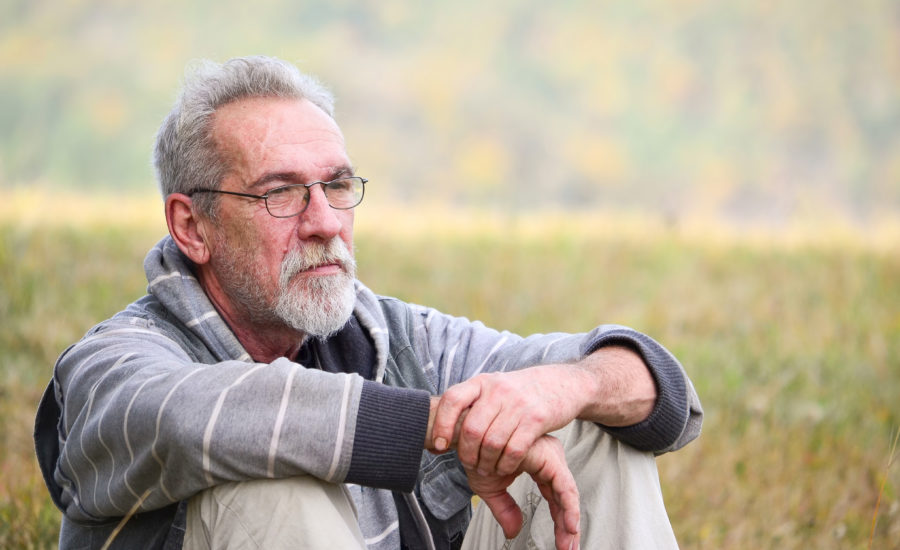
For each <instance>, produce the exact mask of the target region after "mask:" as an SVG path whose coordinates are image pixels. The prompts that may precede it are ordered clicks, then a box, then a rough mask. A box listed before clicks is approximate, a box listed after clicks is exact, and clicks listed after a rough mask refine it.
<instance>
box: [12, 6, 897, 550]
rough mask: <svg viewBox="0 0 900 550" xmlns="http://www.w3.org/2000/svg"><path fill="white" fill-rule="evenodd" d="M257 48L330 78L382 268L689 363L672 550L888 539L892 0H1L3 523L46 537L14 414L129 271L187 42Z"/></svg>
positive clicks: (23, 410)
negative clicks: (643, 336)
mask: <svg viewBox="0 0 900 550" xmlns="http://www.w3.org/2000/svg"><path fill="white" fill-rule="evenodd" d="M247 54H268V55H274V56H276V57H280V58H282V59H285V60H288V61H291V62H295V63H296V64H298V65H299V66H300V68H301V69H302V70H304V71H306V72H309V73H311V74H314V75H317V76H318V77H319V78H320V79H321V80H322V81H324V82H325V83H326V84H327V85H328V86H330V87H331V88H332V89H333V91H334V92H335V94H336V96H337V99H338V103H337V119H338V122H339V123H340V125H341V127H342V129H343V131H344V133H345V135H346V138H347V143H348V149H349V152H350V155H351V158H352V159H353V160H354V163H355V164H356V165H357V168H358V173H359V174H361V175H364V176H365V177H367V178H370V180H371V182H370V184H369V186H368V188H367V194H366V202H365V203H364V204H363V205H362V206H361V207H360V208H359V209H358V210H357V218H356V222H357V226H358V230H357V232H356V243H357V245H358V246H357V260H358V262H359V266H360V270H359V273H360V277H361V278H362V279H363V280H364V281H365V282H366V284H367V285H368V286H369V287H370V288H372V289H374V290H375V291H376V292H379V293H382V294H387V295H394V296H398V297H400V298H402V299H405V300H407V301H410V302H415V303H424V304H427V305H431V306H434V307H437V308H438V309H441V310H443V311H445V312H447V313H451V314H456V315H464V316H468V317H470V318H473V319H478V320H482V321H484V322H485V323H486V324H488V325H490V326H495V327H499V328H507V329H510V330H512V331H514V332H518V333H522V334H527V333H531V332H547V331H553V330H564V331H580V330H586V329H588V328H590V327H592V326H594V325H596V324H597V323H600V322H615V323H621V324H625V325H630V326H634V327H635V328H637V329H639V330H641V331H643V332H645V333H647V334H649V335H651V336H653V337H654V338H657V339H658V340H660V341H661V342H662V343H664V344H666V345H667V347H669V348H670V349H671V350H672V351H673V352H674V353H675V354H676V356H677V357H679V358H680V359H681V361H682V362H683V364H684V365H685V367H686V369H687V371H688V373H689V374H690V376H691V378H692V380H693V382H694V384H695V386H696V388H697V390H698V392H699V394H700V396H701V399H702V401H703V404H704V407H705V409H706V413H707V417H706V421H705V423H704V432H703V435H702V436H701V437H700V439H699V440H698V441H697V442H695V443H693V444H691V445H689V446H688V447H687V448H685V449H684V450H682V451H679V452H678V453H674V454H671V455H666V456H663V457H660V458H659V460H658V464H659V467H660V479H661V483H662V488H663V492H664V494H665V496H666V502H667V507H668V511H669V515H670V518H671V520H672V523H673V526H674V528H675V532H676V535H677V536H678V539H679V542H680V543H681V546H682V547H683V548H696V549H701V548H715V549H720V548H734V549H745V548H818V549H839V548H864V547H865V548H879V549H895V548H898V541H900V465H898V464H896V462H898V460H900V452H898V449H897V439H896V438H897V437H898V435H900V399H898V395H900V284H898V281H900V2H897V1H895V0H858V1H856V2H845V1H838V0H794V1H790V2H776V1H769V0H727V1H714V0H631V1H627V0H613V1H608V2H596V1H587V0H584V1H579V0H570V1H560V2H540V1H537V0H516V1H513V0H494V1H491V2H484V1H478V2H476V1H474V0H457V1H456V2H446V3H437V2H431V1H425V2H402V1H399V0H379V1H374V0H371V1H350V0H328V1H324V0H304V1H302V2H301V1H288V0H257V1H255V2H247V1H240V2H238V1H236V0H216V1H212V0H195V1H191V2H183V1H174V0H160V1H156V2H133V1H130V0H52V1H51V0H0V418H3V422H0V548H4V549H5V548H11V549H18V548H27V549H33V548H54V547H55V545H56V540H57V535H58V528H59V517H60V516H59V512H58V511H57V510H56V509H55V508H54V506H53V505H52V503H51V502H50V500H49V497H48V495H47V492H46V489H45V488H44V486H43V481H42V479H41V477H40V473H39V472H38V469H37V466H36V463H35V461H34V454H33V444H32V441H31V429H32V425H33V420H34V410H35V407H36V403H37V401H38V399H39V398H40V395H41V393H42V391H43V388H44V387H45V385H46V383H47V380H48V379H49V377H50V374H51V372H52V365H53V364H54V361H55V359H56V357H57V356H58V354H59V353H60V352H61V351H62V350H63V349H65V348H66V346H68V345H69V344H71V343H72V342H74V341H76V340H77V339H78V338H80V337H81V335H83V334H84V333H85V331H86V330H88V329H89V328H90V327H91V326H92V325H93V324H95V323H97V322H99V321H101V320H103V319H105V318H107V317H109V316H110V315H112V314H114V313H115V312H116V311H119V310H120V309H122V308H123V307H124V306H125V305H126V304H128V303H129V302H131V301H133V300H135V299H137V298H138V297H139V296H141V295H142V294H143V293H144V292H145V289H146V280H145V278H144V274H143V272H142V270H141V261H142V259H143V257H144V255H145V254H146V251H147V250H148V249H149V248H150V247H151V246H152V245H153V244H154V243H155V242H156V241H158V240H159V238H160V237H161V236H162V235H164V234H165V224H164V221H163V217H162V209H161V204H162V203H161V200H160V198H159V196H158V193H157V192H156V189H155V182H154V178H153V170H152V168H151V164H150V151H151V147H152V142H153V137H154V134H155V132H156V130H157V127H158V125H159V124H160V122H161V121H162V119H163V117H164V116H165V114H166V113H167V112H168V110H169V108H170V106H171V104H172V102H173V101H174V98H175V95H176V92H177V90H178V86H179V82H180V81H181V79H182V77H183V75H184V71H185V67H186V66H189V65H190V64H191V63H192V62H194V60H196V59H199V58H211V59H214V60H217V61H224V60H226V59H228V58H230V57H233V56H240V55H247Z"/></svg>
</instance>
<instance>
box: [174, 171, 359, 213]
mask: <svg viewBox="0 0 900 550" xmlns="http://www.w3.org/2000/svg"><path fill="white" fill-rule="evenodd" d="M368 181H369V180H367V179H366V178H361V177H359V176H352V177H349V178H340V179H336V180H332V181H314V182H312V183H292V184H290V185H283V186H281V187H276V188H275V189H270V190H269V191H267V192H266V194H265V195H251V194H249V193H236V192H234V191H221V190H219V189H194V190H193V191H191V192H190V193H188V195H189V196H192V195H193V194H194V193H221V194H223V195H235V196H238V197H248V198H251V199H262V200H264V201H266V210H268V211H269V214H271V215H272V216H274V217H276V218H291V217H293V216H299V215H300V214H302V213H303V211H304V210H306V207H307V206H309V190H310V188H311V187H313V186H315V185H321V186H322V191H324V192H325V200H327V201H328V206H330V207H332V208H334V209H336V210H349V209H350V208H353V207H354V206H356V205H358V204H359V203H361V202H362V200H363V196H364V195H365V194H366V182H368Z"/></svg>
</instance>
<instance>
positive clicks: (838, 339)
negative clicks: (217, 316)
mask: <svg viewBox="0 0 900 550" xmlns="http://www.w3.org/2000/svg"><path fill="white" fill-rule="evenodd" d="M36 211H40V212H43V213H44V215H45V216H47V217H46V218H43V219H42V218H40V217H38V216H36V215H35V214H34V212H36ZM415 212H416V214H411V213H410V211H404V212H401V211H400V210H397V209H391V208H387V207H384V206H379V205H377V204H376V205H375V206H373V207H372V208H370V209H368V210H366V209H360V211H359V213H358V218H357V222H358V227H357V244H358V258H359V263H360V274H361V278H362V279H363V280H364V281H365V282H366V283H367V284H368V285H369V286H370V287H371V288H373V289H374V290H376V291H377V292H380V293H384V294H393V295H397V296H399V297H401V298H404V299H406V300H409V301H412V302H418V303H427V304H429V305H434V306H436V307H438V308H440V309H443V310H444V311H447V312H448V313H453V314H459V315H465V316H468V317H470V318H477V319H481V320H483V321H485V322H486V323H488V324H491V325H494V326H498V327H503V328H509V329H511V330H515V331H518V332H533V331H548V330H566V331H577V330H582V329H586V328H589V327H591V326H593V325H594V324H596V323H598V322H618V323H623V324H627V325H631V326H634V327H636V328H639V329H641V330H643V331H644V332H647V333H649V334H650V335H651V336H654V337H656V338H657V339H659V340H660V341H662V342H664V343H665V344H667V345H668V346H669V347H670V348H671V349H672V350H673V351H674V352H675V353H676V355H678V356H679V357H680V358H681V359H682V361H683V362H684V364H685V365H686V367H687V368H688V370H689V372H690V374H691V376H692V378H693V380H694V382H695V384H696V386H697V390H698V391H699V393H700V395H701V397H702V399H703V402H704V405H705V407H706V410H707V421H706V424H705V426H704V433H703V436H702V437H701V439H700V440H699V441H697V442H695V443H694V444H692V445H691V446H689V447H688V448H686V449H684V450H683V451H681V452H679V453H675V454H672V455H667V456H665V457H662V458H660V460H659V465H660V471H661V477H662V481H663V488H664V491H665V494H666V499H667V503H668V508H669V512H670V515H671V517H672V521H673V524H674V526H675V529H676V533H677V535H678V537H679V540H680V542H681V544H682V547H683V548H741V549H743V548H771V547H779V548H780V547H784V548H821V549H831V548H834V549H837V548H862V547H865V546H866V545H867V544H868V542H869V538H870V535H871V536H872V543H871V547H872V548H882V549H888V548H895V547H896V541H897V540H900V473H898V469H897V468H896V467H894V468H886V464H887V463H888V459H889V457H890V456H891V443H892V440H891V436H892V434H893V433H895V431H896V430H897V429H898V427H900V401H898V399H897V395H900V285H898V284H897V281H898V280H900V255H898V254H897V252H898V248H900V238H897V236H898V232H897V228H896V226H892V225H891V224H890V223H888V224H885V225H884V226H879V228H877V230H871V231H873V232H872V233H871V234H872V235H877V237H874V238H870V235H869V234H863V233H860V232H858V231H857V230H855V229H851V228H848V227H843V228H841V227H838V228H835V227H829V228H826V229H824V230H813V229H814V228H810V229H806V230H804V229H802V228H801V227H796V228H790V229H789V230H788V233H787V234H784V235H782V234H779V233H777V232H775V231H756V232H751V233H746V232H738V231H737V230H735V229H734V228H730V229H729V228H724V229H723V228H721V227H718V226H716V225H715V224H712V223H706V224H704V223H697V224H695V226H694V227H691V226H681V227H677V228H673V227H667V226H665V225H664V224H663V223H661V222H656V221H653V220H649V221H648V220H643V221H642V220H641V219H640V218H638V217H626V216H621V215H619V216H613V215H602V216H601V215H598V214H587V213H585V214H579V215H577V216H553V215H545V216H542V217H530V216H525V215H518V216H509V215H505V216H497V215H489V214H484V213H481V214H472V213H459V212H455V213H450V212H447V211H439V210H437V209H427V208H426V209H424V210H422V209H417V210H415ZM48 214H51V215H48ZM163 231H164V226H163V224H162V222H161V205H160V201H159V200H158V199H156V198H150V199H140V198H138V199H133V198H125V199H124V200H115V201H114V200H112V199H104V198H100V199H97V200H94V199H90V200H83V199H82V200H76V199H74V198H71V199H70V198H66V200H62V201H52V200H49V199H48V197H47V196H42V195H40V194H30V195H29V194H28V193H21V194H20V195H14V197H13V200H11V201H9V202H7V203H5V204H4V205H0V283H2V289H3V292H2V294H0V323H2V326H3V330H2V331H0V368H2V370H0V372H2V374H3V378H2V386H0V414H2V415H3V418H4V422H3V424H2V428H0V430H2V432H0V436H2V446H0V547H2V548H51V547H53V546H54V541H55V537H56V529H57V522H58V514H57V512H56V511H55V509H54V508H53V506H52V505H51V504H50V502H49V499H48V498H47V497H46V494H45V491H44V489H43V487H42V482H41V480H40V476H39V474H38V471H37V466H36V464H35V463H34V459H33V457H32V451H31V438H30V433H31V423H32V419H33V411H34V407H35V405H36V403H37V399H38V397H39V395H40V391H41V389H42V386H43V384H44V383H45V382H46V380H47V378H48V377H49V374H50V370H51V368H52V365H53V362H54V360H55V357H56V355H57V354H58V353H59V352H60V351H61V350H62V349H63V348H64V347H65V346H66V345H67V344H68V343H70V342H71V341H73V340H75V339H77V338H78V337H79V336H80V335H81V334H82V333H83V332H84V331H85V330H86V329H87V328H89V327H90V325H91V324H93V323H94V322H96V321H98V320H101V319H103V318H106V317H107V316H109V315H110V314H112V313H114V312H115V311H117V310H118V309H119V308H121V307H122V306H124V305H125V304H127V303H128V302H130V301H131V300H133V299H135V298H137V297H138V296H140V295H141V294H142V293H143V292H144V287H145V285H146V282H145V280H144V279H143V273H142V271H141V268H140V265H141V261H142V258H143V255H144V253H145V252H146V250H147V249H148V248H149V247H150V246H152V244H153V243H154V242H155V241H156V240H157V239H158V238H159V237H160V236H161V235H162V234H163ZM879 498H880V504H879ZM876 507H877V509H878V521H877V524H876V525H875V528H874V531H873V528H872V524H873V522H872V518H873V514H874V512H875V511H876Z"/></svg>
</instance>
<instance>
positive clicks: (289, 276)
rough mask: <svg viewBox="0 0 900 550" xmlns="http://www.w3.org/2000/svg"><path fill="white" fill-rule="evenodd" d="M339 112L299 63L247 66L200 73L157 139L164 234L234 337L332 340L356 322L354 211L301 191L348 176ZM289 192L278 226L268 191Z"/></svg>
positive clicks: (208, 67) (329, 197)
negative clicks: (291, 200) (292, 197)
mask: <svg viewBox="0 0 900 550" xmlns="http://www.w3.org/2000/svg"><path fill="white" fill-rule="evenodd" d="M332 109H333V100H332V98H331V95H330V94H329V93H328V92H327V91H326V90H325V89H324V88H322V87H321V86H320V85H319V84H317V83H316V82H315V81H314V80H312V79H311V78H309V77H307V76H305V75H302V74H301V73H299V72H298V71H297V69H296V68H294V67H293V66H291V65H289V64H286V63H284V62H281V61H278V60H274V59H270V58H262V57H252V58H242V59H237V60H231V61H229V62H227V63H225V64H223V65H214V64H211V63H205V64H203V65H201V66H200V68H199V70H198V71H197V72H196V73H195V74H194V75H193V77H191V78H189V80H188V81H187V82H186V83H185V86H184V91H183V92H182V94H181V96H180V97H179V100H178V101H177V102H176V105H175V107H174V108H173V110H172V112H171V113H170V114H169V116H168V117H167V118H166V120H165V121H164V123H163V125H162V128H161V129H160V131H159V134H158V136H157V144H156V151H155V158H154V160H155V164H156V168H157V174H158V177H159V183H160V188H161V189H162V192H163V194H164V196H165V197H166V219H167V222H168V224H169V232H170V233H171V234H172V237H173V239H174V240H175V242H176V244H178V246H179V248H180V249H181V250H182V252H184V253H185V254H186V255H187V256H188V257H189V258H190V259H191V260H192V261H193V262H194V264H195V266H196V271H197V275H198V279H200V282H201V284H202V285H203V287H204V289H205V290H206V292H207V294H208V295H209V296H210V298H211V300H212V301H213V303H214V304H215V305H216V306H217V308H218V309H219V311H220V312H221V313H222V314H223V316H224V317H225V318H226V321H228V322H229V324H230V325H231V326H232V328H233V329H235V331H236V333H237V334H238V337H239V338H240V337H241V334H242V333H244V334H250V335H254V334H262V333H266V334H267V335H272V334H279V333H288V334H289V333H290V332H291V331H293V332H295V333H296V332H302V333H305V334H309V335H314V336H325V335H327V334H330V333H332V332H334V331H336V330H337V329H339V328H340V327H341V326H343V324H344V323H345V322H346V320H347V319H348V318H349V316H350V314H351V313H352V308H353V304H354V300H355V292H354V288H353V280H354V278H355V265H354V262H353V256H352V250H353V211H352V210H350V209H346V210H343V209H339V208H343V207H346V206H347V204H349V203H342V202H341V201H340V199H338V198H336V197H339V195H338V192H337V191H335V189H334V188H333V187H329V188H328V189H327V191H326V186H323V185H312V186H307V187H306V188H305V189H304V188H303V187H297V185H301V184H311V183H314V182H331V181H333V180H337V179H340V178H346V177H350V176H353V168H352V166H351V165H350V160H349V158H348V156H347V153H346V150H345V147H344V138H343V135H342V134H341V131H340V129H339V128H338V126H337V124H336V123H335V121H334V119H333V116H332V115H333V110H332ZM289 185H292V186H294V187H292V188H291V189H292V192H294V193H297V196H299V197H301V199H300V202H298V203H297V208H295V209H293V210H292V211H291V212H287V214H293V213H294V211H298V212H299V213H298V214H296V215H293V216H290V217H276V216H274V215H273V214H272V210H273V206H274V199H273V198H271V197H272V195H270V192H272V191H273V190H275V189H278V188H281V187H284V186H289ZM326 193H327V194H326ZM235 194H237V196H236V195H235ZM246 195H252V196H256V197H260V196H269V197H270V198H269V199H263V198H253V197H250V196H246ZM303 196H305V197H307V200H306V202H305V203H304V202H302V197H303ZM304 205H305V206H304ZM301 210H302V211H301ZM275 214H279V215H281V214H282V212H280V211H278V210H275ZM250 337H255V336H250ZM242 341H243V339H242ZM245 345H247V342H245ZM248 351H249V350H248Z"/></svg>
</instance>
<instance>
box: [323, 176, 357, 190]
mask: <svg viewBox="0 0 900 550" xmlns="http://www.w3.org/2000/svg"><path fill="white" fill-rule="evenodd" d="M352 188H353V180H351V179H340V180H334V181H329V182H328V183H326V184H325V189H326V190H327V191H349V190H350V189H352Z"/></svg>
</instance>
